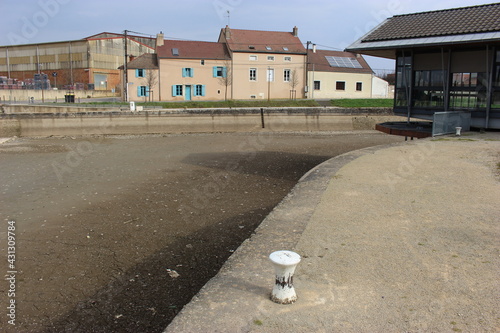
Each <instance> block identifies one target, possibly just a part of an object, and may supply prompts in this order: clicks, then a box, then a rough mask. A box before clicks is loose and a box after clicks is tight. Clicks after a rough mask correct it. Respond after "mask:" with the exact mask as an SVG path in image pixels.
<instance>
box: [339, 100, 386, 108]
mask: <svg viewBox="0 0 500 333" xmlns="http://www.w3.org/2000/svg"><path fill="white" fill-rule="evenodd" d="M330 104H331V106H338V107H344V108H369V107H372V108H392V107H393V106H394V100H393V99H391V98H364V99H348V98H345V99H332V100H331V101H330Z"/></svg>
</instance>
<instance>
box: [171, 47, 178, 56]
mask: <svg viewBox="0 0 500 333" xmlns="http://www.w3.org/2000/svg"><path fill="white" fill-rule="evenodd" d="M172 55H173V56H176V57H177V56H179V49H178V48H176V47H174V48H173V49H172Z"/></svg>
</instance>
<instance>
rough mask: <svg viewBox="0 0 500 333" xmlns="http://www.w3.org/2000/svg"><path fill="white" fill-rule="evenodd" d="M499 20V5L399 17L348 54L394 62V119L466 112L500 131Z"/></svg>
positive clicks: (473, 120) (477, 122) (475, 120)
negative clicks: (360, 54)
mask: <svg viewBox="0 0 500 333" xmlns="http://www.w3.org/2000/svg"><path fill="white" fill-rule="evenodd" d="M498 17H500V4H498V3H497V4H489V5H480V6H472V7H464V8H456V9H449V10H442V11H433V12H424V13H416V14H408V15H398V16H394V17H392V18H390V19H387V20H386V21H385V22H384V23H382V24H381V25H379V26H378V27H377V28H375V29H373V30H372V31H370V32H369V33H368V34H366V35H365V36H363V37H362V38H360V39H359V40H358V41H356V42H355V43H353V44H352V45H350V46H349V47H348V48H347V50H348V51H350V52H359V53H362V54H367V55H373V56H379V57H385V58H392V59H395V69H396V87H395V97H394V112H395V114H397V115H400V116H404V117H406V118H407V119H408V120H409V119H410V118H420V119H428V120H432V119H433V115H434V113H436V112H443V111H462V112H467V113H470V115H471V126H473V127H477V128H494V129H500V20H499V19H498ZM451 23H453V24H451Z"/></svg>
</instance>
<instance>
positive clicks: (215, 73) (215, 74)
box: [214, 66, 217, 77]
mask: <svg viewBox="0 0 500 333" xmlns="http://www.w3.org/2000/svg"><path fill="white" fill-rule="evenodd" d="M214 77H217V66H214Z"/></svg>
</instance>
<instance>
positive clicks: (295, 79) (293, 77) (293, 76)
mask: <svg viewBox="0 0 500 333" xmlns="http://www.w3.org/2000/svg"><path fill="white" fill-rule="evenodd" d="M288 84H289V85H290V88H292V89H291V90H290V98H291V99H295V98H296V97H297V95H296V92H297V91H296V90H295V87H297V86H298V85H299V75H298V74H297V70H296V69H292V71H291V72H290V81H288Z"/></svg>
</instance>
